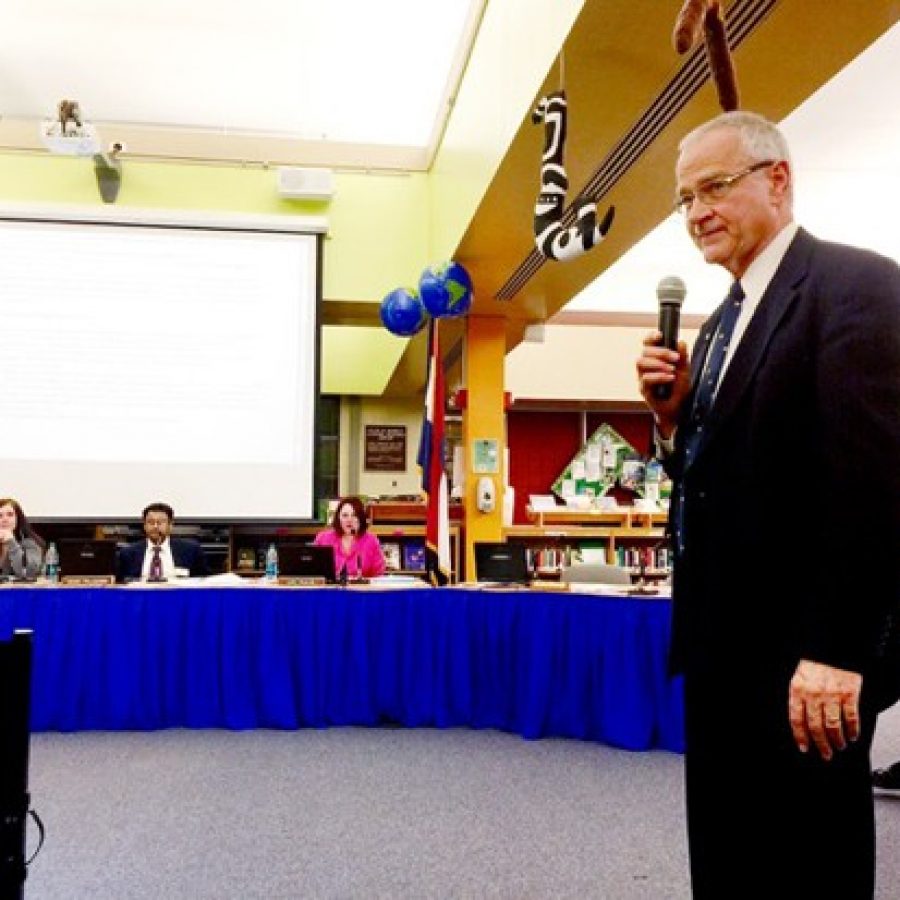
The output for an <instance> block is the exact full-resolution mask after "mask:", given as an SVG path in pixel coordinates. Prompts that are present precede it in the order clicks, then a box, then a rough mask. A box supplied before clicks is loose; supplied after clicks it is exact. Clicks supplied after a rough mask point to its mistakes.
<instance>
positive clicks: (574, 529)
mask: <svg viewBox="0 0 900 900" xmlns="http://www.w3.org/2000/svg"><path fill="white" fill-rule="evenodd" d="M570 512H574V511H570ZM578 513H579V514H580V518H577V517H575V516H571V517H570V521H571V522H572V524H569V525H568V526H567V527H553V526H549V527H548V526H540V525H537V524H533V525H513V526H511V527H508V528H505V529H504V530H503V537H504V540H506V541H509V542H511V543H513V542H515V543H524V544H525V545H526V547H527V548H528V550H529V557H530V559H531V560H532V564H533V566H534V567H535V568H536V569H537V570H538V571H539V572H540V573H541V575H542V577H548V576H553V574H554V573H555V572H557V571H558V570H559V568H560V567H561V566H563V565H571V564H572V563H573V562H578V561H590V560H589V559H585V557H586V556H589V555H590V552H591V551H593V552H594V553H595V554H596V553H597V551H598V550H599V551H600V553H601V555H602V557H603V559H602V561H603V562H605V563H608V564H611V565H621V566H624V567H626V568H628V569H629V570H631V571H632V572H633V573H634V574H639V573H640V570H641V560H643V565H644V570H645V573H651V572H652V573H654V574H653V576H652V577H654V578H658V577H665V576H666V575H667V574H668V566H667V565H663V566H660V565H659V562H660V561H663V562H668V560H669V557H668V551H667V548H666V547H664V546H663V542H664V539H665V529H664V527H663V524H664V521H665V517H664V514H661V513H645V512H635V513H633V512H629V511H625V514H624V517H623V514H622V512H621V511H620V512H618V513H617V514H616V515H617V517H618V518H616V519H615V521H618V522H620V523H622V522H624V523H625V524H619V525H612V524H610V523H609V522H610V520H609V518H604V519H600V518H599V516H595V515H592V514H591V513H587V514H586V513H585V511H578ZM601 515H602V514H601ZM654 519H655V521H656V523H658V524H653V523H654ZM584 522H590V523H592V524H581V523H584ZM600 522H603V523H604V524H602V525H601V524H599V523H600ZM554 524H556V523H554ZM595 561H596V560H595ZM657 570H661V571H662V572H663V574H662V575H657V574H656V571H657ZM648 577H649V576H648Z"/></svg>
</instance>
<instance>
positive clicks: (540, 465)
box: [506, 410, 653, 525]
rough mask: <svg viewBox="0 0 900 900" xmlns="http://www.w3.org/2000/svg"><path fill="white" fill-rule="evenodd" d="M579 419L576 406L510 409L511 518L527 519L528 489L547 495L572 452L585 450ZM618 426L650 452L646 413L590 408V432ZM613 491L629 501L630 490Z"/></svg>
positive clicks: (637, 446) (635, 444)
mask: <svg viewBox="0 0 900 900" xmlns="http://www.w3.org/2000/svg"><path fill="white" fill-rule="evenodd" d="M581 419H582V413H581V412H578V411H565V412H544V411H542V412H531V411H517V410H510V412H509V413H508V414H507V417H506V440H507V445H508V446H509V483H510V484H511V485H512V486H513V487H514V488H515V490H516V505H515V510H514V512H513V522H514V523H515V524H517V525H518V524H524V523H526V522H527V521H528V519H527V517H526V515H525V507H526V506H527V505H528V497H529V495H530V494H549V493H550V485H552V484H553V482H554V481H556V479H557V478H558V477H559V474H560V473H561V472H562V470H563V469H564V468H565V467H566V466H567V465H568V464H569V462H570V461H571V460H572V457H573V456H575V454H576V453H577V452H578V451H579V450H580V449H581V446H582V437H581ZM604 422H605V423H606V424H607V425H609V426H610V427H611V428H614V429H615V430H616V431H617V432H618V433H619V434H620V435H621V436H622V437H623V438H625V440H626V441H628V442H629V443H630V444H631V445H632V446H633V447H634V448H635V450H637V451H638V453H640V454H641V455H643V456H646V455H647V454H648V452H649V448H650V439H651V435H652V432H653V419H652V417H651V416H650V414H649V413H644V412H590V413H587V418H586V425H587V431H586V436H587V437H590V436H591V435H592V434H593V433H594V432H595V431H596V430H597V429H598V428H599V427H600V426H601V425H602V424H603V423H604ZM612 493H614V494H615V496H616V497H617V498H618V499H620V500H623V501H625V502H627V501H628V500H629V499H630V497H631V492H630V491H619V490H617V489H615V488H614V489H613V491H612Z"/></svg>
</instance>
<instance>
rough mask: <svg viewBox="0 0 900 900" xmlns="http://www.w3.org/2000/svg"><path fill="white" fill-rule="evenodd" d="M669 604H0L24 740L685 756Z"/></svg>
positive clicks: (24, 591) (74, 594)
mask: <svg viewBox="0 0 900 900" xmlns="http://www.w3.org/2000/svg"><path fill="white" fill-rule="evenodd" d="M669 611H670V603H669V601H668V600H663V599H657V598H640V599H637V598H626V597H603V596H595V595H579V594H564V593H540V592H533V591H510V592H493V591H492V592H487V591H477V590H466V589H459V588H445V589H432V590H429V589H407V590H393V591H372V592H366V591H361V590H352V589H351V590H342V589H337V588H325V589H290V588H263V587H245V588H241V587H234V588H189V587H184V588H174V587H172V588H168V587H167V588H152V589H147V588H134V587H130V588H111V587H103V588H74V587H65V588H44V587H21V588H16V587H12V588H11V587H6V588H2V589H0V638H2V639H6V638H8V636H9V635H10V634H11V631H12V629H13V628H30V629H33V631H34V635H35V636H34V675H33V681H32V683H33V695H32V696H33V703H32V723H33V728H34V729H35V730H60V731H71V730H80V729H110V730H112V729H155V728H168V727H187V728H299V727H306V726H313V727H325V726H329V725H374V724H377V723H379V722H384V721H394V722H399V723H401V724H403V725H407V726H437V727H442V728H443V727H452V726H459V725H468V726H472V727H474V728H497V729H501V730H503V731H510V732H515V733H518V734H521V735H523V736H524V737H526V738H539V737H544V736H549V735H557V736H563V737H571V738H581V739H586V740H594V741H601V742H603V743H606V744H611V745H614V746H617V747H625V748H629V749H633V750H643V749H648V748H651V747H662V748H666V749H669V750H675V751H681V750H682V749H683V744H684V740H683V726H682V693H681V684H680V682H679V681H678V680H675V681H671V680H669V679H668V678H667V676H666V672H665V658H666V646H667V642H668V635H669Z"/></svg>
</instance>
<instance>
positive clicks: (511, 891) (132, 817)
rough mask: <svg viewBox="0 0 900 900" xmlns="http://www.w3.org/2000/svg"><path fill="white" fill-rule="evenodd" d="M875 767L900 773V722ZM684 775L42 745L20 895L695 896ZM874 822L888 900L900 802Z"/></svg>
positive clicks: (377, 744) (52, 738)
mask: <svg viewBox="0 0 900 900" xmlns="http://www.w3.org/2000/svg"><path fill="white" fill-rule="evenodd" d="M873 759H874V763H875V764H876V765H884V764H887V763H889V762H892V761H893V760H894V759H900V709H898V708H895V709H894V710H891V711H890V713H888V714H887V715H886V716H884V717H883V720H882V723H881V725H880V729H879V733H878V736H877V739H876V745H875V750H874V754H873ZM681 762H682V760H681V757H680V756H677V755H673V754H669V753H663V752H653V753H628V752H625V751H620V750H614V749H612V748H609V747H604V746H601V745H598V744H590V743H582V742H577V741H565V740H542V741H524V740H522V739H521V738H520V737H518V736H513V735H507V734H500V733H497V732H492V731H482V732H476V731H469V730H450V731H433V730H427V729H420V730H407V729H391V728H385V729H358V728H350V729H331V730H327V731H299V732H274V731H252V732H226V731H163V732H151V733H79V734H37V735H34V736H33V738H32V753H31V791H32V797H33V805H34V807H35V808H36V809H37V810H38V812H39V813H40V814H41V816H42V818H43V819H44V822H45V824H46V826H47V834H48V836H47V843H46V845H45V846H44V848H43V850H42V851H41V853H40V855H39V856H38V858H37V859H36V860H35V862H34V864H33V865H32V868H31V872H30V875H29V878H28V881H27V883H26V897H27V898H28V900H57V898H58V900H76V898H92V900H102V898H110V900H113V898H115V900H125V898H133V900H143V898H147V900H149V898H154V900H156V898H190V900H201V898H217V900H222V898H242V900H243V898H263V897H265V898H348V900H349V898H366V900H368V898H510V900H512V898H516V900H528V898H535V900H537V898H585V897H591V898H609V900H631V898H635V900H639V898H640V900H644V898H646V900H667V898H672V900H675V898H687V897H689V896H690V891H689V886H688V876H687V856H686V849H685V842H684V827H683V814H682V796H681V791H682V774H681ZM725 789H728V788H727V787H726V788H725ZM734 795H735V802H736V803H740V786H739V785H735V786H734ZM877 812H878V826H879V845H880V848H881V852H880V855H879V889H878V895H877V896H878V898H879V900H881V898H883V900H888V898H895V897H898V896H900V854H897V853H896V852H894V851H895V850H896V848H897V847H900V796H897V797H895V796H885V797H880V798H879V799H878V805H877ZM29 836H30V843H31V844H33V843H34V841H33V838H34V829H33V828H31V829H30V830H29Z"/></svg>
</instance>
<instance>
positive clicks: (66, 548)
mask: <svg viewBox="0 0 900 900" xmlns="http://www.w3.org/2000/svg"><path fill="white" fill-rule="evenodd" d="M58 548H59V570H60V573H61V574H62V576H63V577H64V578H67V577H68V578H70V577H82V576H94V575H113V574H115V571H116V542H115V541H93V540H87V541H85V540H80V539H78V538H63V539H62V540H61V541H60V542H59V544H58Z"/></svg>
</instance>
